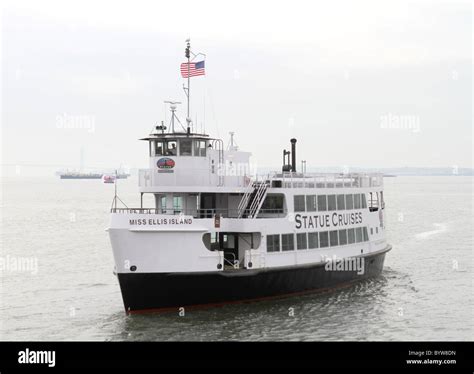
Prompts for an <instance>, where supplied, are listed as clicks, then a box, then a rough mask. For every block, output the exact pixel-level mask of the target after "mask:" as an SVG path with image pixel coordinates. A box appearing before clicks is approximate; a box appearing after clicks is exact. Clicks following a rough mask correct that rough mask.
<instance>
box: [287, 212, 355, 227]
mask: <svg viewBox="0 0 474 374" xmlns="http://www.w3.org/2000/svg"><path fill="white" fill-rule="evenodd" d="M360 223H362V212H352V213H337V212H334V213H332V214H318V215H311V216H309V215H303V214H295V226H296V229H317V228H323V227H340V226H347V225H356V224H360Z"/></svg>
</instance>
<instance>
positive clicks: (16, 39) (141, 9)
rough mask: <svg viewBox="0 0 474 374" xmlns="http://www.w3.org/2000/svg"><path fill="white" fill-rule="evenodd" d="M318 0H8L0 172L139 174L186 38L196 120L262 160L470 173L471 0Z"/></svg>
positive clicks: (174, 85) (176, 94)
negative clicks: (38, 169)
mask: <svg viewBox="0 0 474 374" xmlns="http://www.w3.org/2000/svg"><path fill="white" fill-rule="evenodd" d="M315 3H316V2H314V1H298V0H296V1H295V0H293V1H271V2H267V1H246V0H244V1H238V2H230V1H220V2H218V1H211V0H210V1H206V0H200V1H168V2H156V1H149V2H148V1H146V2H145V1H136V0H134V1H100V2H99V1H77V2H73V1H45V0H42V1H17V0H16V1H7V2H6V3H4V5H3V8H2V27H1V30H2V156H3V160H2V162H3V164H10V165H17V164H18V165H51V168H53V169H57V168H59V167H60V166H62V165H64V166H68V167H78V166H79V160H80V153H81V148H83V149H84V155H85V163H86V165H87V166H97V167H118V166H119V165H121V164H122V165H126V166H129V167H147V157H148V150H147V145H146V144H145V143H144V142H140V141H138V140H137V139H138V138H140V137H143V136H146V135H148V134H149V132H150V130H151V129H152V128H153V126H155V125H157V124H159V122H160V121H161V120H165V119H166V120H169V113H166V112H165V106H164V104H163V101H164V100H170V99H171V100H180V101H183V103H184V102H185V97H184V94H183V90H182V85H183V83H184V80H183V79H182V78H181V77H180V74H179V65H180V63H181V62H184V48H185V39H186V38H188V37H191V40H192V47H193V50H194V52H196V53H197V52H203V53H205V54H206V55H207V58H206V77H196V78H193V79H192V82H191V90H192V92H191V94H192V98H191V109H192V118H193V120H195V122H196V118H197V122H196V123H197V127H198V129H201V127H205V130H206V132H208V133H209V134H210V135H211V136H216V137H222V138H223V139H224V142H225V143H227V142H228V132H229V131H235V132H236V140H237V143H238V145H239V146H240V148H241V149H243V150H247V151H250V152H252V153H253V161H254V162H256V163H257V164H258V165H260V166H276V167H278V166H279V165H280V163H281V152H282V149H283V148H285V147H286V148H288V146H289V138H290V137H296V138H297V139H298V146H299V148H298V149H299V151H298V158H299V159H300V158H304V159H306V160H307V165H308V167H322V166H334V167H344V166H349V167H351V166H358V167H399V166H420V167H423V166H433V167H437V166H447V167H451V166H454V165H456V166H458V167H472V160H473V153H472V143H473V136H472V16H473V11H472V4H471V1H468V0H466V1H459V0H446V1H436V0H435V1H433V0H429V1H428V0H427V1H420V0H415V1H413V0H410V1H400V0H397V1H395V0H392V1H380V0H378V1H356V2H354V1H321V2H318V3H317V4H315ZM270 4H271V5H270ZM184 113H185V105H182V108H181V110H180V116H181V119H182V121H183V122H184V120H185V115H184ZM69 127H73V128H69ZM45 170H46V169H45ZM48 170H49V169H48ZM48 172H50V171H48Z"/></svg>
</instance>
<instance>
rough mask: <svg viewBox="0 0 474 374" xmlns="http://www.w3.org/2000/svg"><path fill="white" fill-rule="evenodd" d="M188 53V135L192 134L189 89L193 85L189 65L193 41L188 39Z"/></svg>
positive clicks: (186, 54) (186, 53)
mask: <svg viewBox="0 0 474 374" xmlns="http://www.w3.org/2000/svg"><path fill="white" fill-rule="evenodd" d="M186 43H187V44H186V52H185V56H186V57H187V58H188V89H187V95H186V96H187V97H188V115H187V117H186V122H187V124H188V128H187V131H188V134H189V133H190V124H191V117H190V116H189V115H190V114H189V94H190V92H189V88H190V84H191V79H190V76H189V64H190V62H191V61H190V58H191V39H188V40H186Z"/></svg>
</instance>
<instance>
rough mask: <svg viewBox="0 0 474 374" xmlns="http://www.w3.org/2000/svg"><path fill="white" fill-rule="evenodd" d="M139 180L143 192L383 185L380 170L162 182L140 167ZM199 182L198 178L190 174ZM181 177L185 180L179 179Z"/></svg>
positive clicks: (169, 180) (273, 174)
mask: <svg viewBox="0 0 474 374" xmlns="http://www.w3.org/2000/svg"><path fill="white" fill-rule="evenodd" d="M138 175H139V178H138V184H139V187H140V191H141V192H160V191H170V190H172V191H176V192H178V191H179V192H219V191H220V192H242V191H245V189H246V188H247V187H248V186H249V185H250V184H251V183H252V182H268V183H269V188H284V189H285V188H318V189H319V188H371V187H383V174H381V173H351V174H341V173H297V172H283V173H282V172H271V173H269V174H266V175H250V174H244V175H231V177H232V178H231V179H229V176H226V175H223V178H222V184H221V185H210V184H208V183H202V184H199V183H191V184H190V183H189V181H190V178H189V176H185V175H184V176H182V177H176V176H175V177H174V178H173V180H171V178H170V179H168V180H167V181H165V182H168V183H170V182H173V183H170V184H168V183H162V182H163V181H162V180H161V181H160V177H159V176H157V175H156V174H155V173H154V172H153V170H152V169H141V170H139V174H138ZM191 180H194V182H198V181H197V180H195V178H191ZM180 181H182V182H183V183H180Z"/></svg>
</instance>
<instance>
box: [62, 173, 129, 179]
mask: <svg viewBox="0 0 474 374" xmlns="http://www.w3.org/2000/svg"><path fill="white" fill-rule="evenodd" d="M106 175H107V174H104V173H81V172H74V171H73V172H70V171H66V172H61V173H59V178H60V179H103V178H104V176H106ZM129 176H130V174H127V173H120V174H117V176H116V177H115V175H114V178H117V179H127V178H128V177H129Z"/></svg>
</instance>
